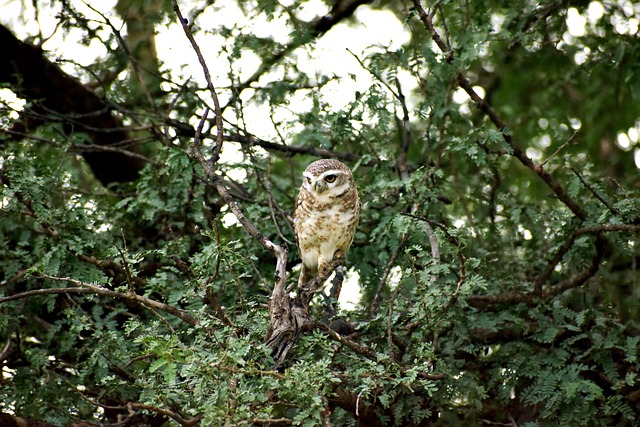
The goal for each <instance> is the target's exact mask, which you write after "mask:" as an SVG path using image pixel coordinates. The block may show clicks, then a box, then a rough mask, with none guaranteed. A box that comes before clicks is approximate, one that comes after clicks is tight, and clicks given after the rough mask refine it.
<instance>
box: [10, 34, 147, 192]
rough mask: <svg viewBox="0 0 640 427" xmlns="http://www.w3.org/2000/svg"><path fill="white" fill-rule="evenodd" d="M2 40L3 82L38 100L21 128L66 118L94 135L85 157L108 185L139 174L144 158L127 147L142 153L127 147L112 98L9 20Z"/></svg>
mask: <svg viewBox="0 0 640 427" xmlns="http://www.w3.org/2000/svg"><path fill="white" fill-rule="evenodd" d="M0 45H1V46H2V47H3V59H2V61H0V82H3V83H8V84H10V85H11V86H12V90H14V92H16V94H17V95H18V96H20V97H22V98H24V99H27V100H28V101H30V102H32V103H33V107H32V108H31V111H30V112H32V113H34V116H33V117H30V118H29V119H28V120H26V121H24V120H23V122H22V123H21V124H19V125H18V127H21V128H22V129H20V131H22V132H24V133H28V132H29V130H30V128H32V127H37V126H40V125H42V124H43V123H44V122H46V121H48V120H51V121H62V122H64V123H65V131H66V132H68V133H71V132H85V133H86V134H87V135H88V136H89V138H90V139H91V140H92V142H93V144H94V145H95V149H91V150H87V151H85V150H83V152H82V157H83V158H84V159H85V160H86V161H87V163H88V164H89V166H90V167H91V170H92V171H93V173H94V175H95V176H96V178H97V179H98V180H99V181H100V182H101V183H102V184H103V185H105V186H106V185H109V184H111V183H114V182H128V181H133V180H135V179H136V178H137V177H138V175H139V173H140V170H141V169H142V167H143V166H144V161H143V160H142V159H141V158H140V157H136V156H135V155H133V156H132V155H131V154H128V153H127V152H126V151H129V152H130V153H134V154H137V151H136V150H135V147H126V145H127V141H128V140H129V139H130V138H129V135H128V134H127V131H126V130H125V129H124V128H123V126H122V123H121V122H120V120H118V119H117V118H116V117H114V116H113V115H112V114H111V110H112V106H111V105H109V103H108V102H106V101H105V100H103V99H101V98H100V97H99V96H98V95H96V94H95V93H94V92H92V91H91V90H89V89H88V88H87V87H85V86H84V85H83V84H82V83H80V81H78V80H77V79H76V78H74V77H71V76H69V75H68V74H66V73H65V72H63V71H62V70H61V69H60V68H59V67H58V66H57V65H56V64H54V63H52V62H51V61H49V60H48V59H47V58H45V56H44V52H43V51H42V50H41V49H40V48H39V47H37V46H33V45H30V44H27V43H24V42H22V41H21V40H19V39H17V38H16V37H15V36H14V35H13V34H12V33H11V32H10V31H9V30H8V29H7V28H5V27H4V26H0ZM101 147H109V148H111V150H103V149H101ZM113 148H115V149H116V150H113ZM125 150H126V151H125Z"/></svg>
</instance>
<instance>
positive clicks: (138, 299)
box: [0, 273, 198, 326]
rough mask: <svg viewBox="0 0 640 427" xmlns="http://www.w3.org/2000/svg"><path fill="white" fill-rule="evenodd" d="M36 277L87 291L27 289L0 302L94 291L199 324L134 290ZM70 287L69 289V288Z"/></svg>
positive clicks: (68, 278)
mask: <svg viewBox="0 0 640 427" xmlns="http://www.w3.org/2000/svg"><path fill="white" fill-rule="evenodd" d="M36 277H41V278H43V279H49V280H54V281H56V282H68V283H72V284H74V285H76V286H78V288H84V289H85V290H86V291H80V290H79V289H78V288H66V289H56V290H52V292H35V291H27V292H24V293H22V294H17V295H11V296H8V297H4V298H1V299H0V303H2V302H6V301H11V300H16V299H22V298H27V297H30V296H33V295H38V294H46V293H63V292H69V293H82V294H85V293H92V294H95V295H104V296H109V297H113V298H118V299H122V300H126V301H133V302H135V303H137V304H140V305H142V306H144V307H151V308H155V309H158V310H161V311H164V312H166V313H169V314H172V315H174V316H176V317H177V318H179V319H181V320H184V321H185V322H186V323H188V324H189V325H191V326H196V325H197V324H198V320H197V319H196V318H195V317H193V316H191V315H190V314H188V313H185V312H184V311H183V310H180V309H179V308H176V307H174V306H171V305H168V304H164V303H162V302H159V301H155V300H152V299H150V298H147V297H143V296H142V295H138V294H136V293H134V292H118V291H112V290H111V289H107V288H104V287H102V286H100V285H96V284H93V283H87V282H83V281H81V280H76V279H72V278H71V277H56V276H50V275H48V274H43V273H37V274H36ZM67 289H69V290H67ZM39 291H45V290H43V289H40V290H39Z"/></svg>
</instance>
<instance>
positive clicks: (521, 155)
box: [413, 0, 587, 220]
mask: <svg viewBox="0 0 640 427" xmlns="http://www.w3.org/2000/svg"><path fill="white" fill-rule="evenodd" d="M413 4H414V6H415V8H416V10H417V11H418V16H419V17H420V20H421V21H422V23H423V24H424V26H425V28H426V29H427V32H428V33H429V35H430V36H431V38H432V39H433V41H434V42H435V43H436V45H437V46H438V48H439V49H440V51H442V53H443V54H445V58H446V61H447V63H449V64H450V63H452V62H453V59H454V56H453V52H452V51H451V49H450V48H449V46H447V44H446V43H445V42H444V41H443V40H442V38H441V37H440V35H439V34H438V32H437V31H436V29H435V27H434V26H433V20H432V19H433V16H432V15H431V14H429V13H427V12H426V11H425V10H424V8H423V7H422V5H421V4H420V0H413ZM456 80H457V83H458V86H460V87H461V88H462V89H463V90H464V91H465V92H466V93H467V95H469V98H471V101H473V103H474V104H475V105H476V107H478V109H479V110H480V111H482V112H483V113H484V114H485V115H486V116H487V117H489V120H491V122H492V123H493V124H494V125H495V126H496V128H498V130H499V131H500V134H501V135H502V139H504V141H505V142H506V143H507V144H508V145H509V147H511V150H512V151H513V156H514V157H515V158H516V159H518V160H519V161H520V163H522V164H523V165H524V166H526V167H527V168H529V169H530V170H532V171H533V172H534V173H535V174H536V175H538V176H539V177H540V178H541V179H542V180H543V181H544V182H545V183H546V184H547V186H548V187H549V188H551V190H552V191H553V192H554V193H555V194H556V197H557V198H558V199H559V200H560V201H561V202H562V203H564V204H565V205H566V206H567V207H568V208H569V209H570V210H571V212H573V214H574V215H575V216H576V217H578V218H579V219H580V220H584V219H586V218H587V214H586V213H585V211H584V210H583V209H582V207H581V206H580V205H578V203H577V202H576V201H575V200H573V199H572V198H571V197H570V196H569V194H568V193H567V192H566V190H565V189H564V188H563V187H562V186H561V185H560V183H559V182H558V181H556V180H555V179H554V178H553V177H552V176H551V174H550V173H549V172H547V171H546V170H545V169H544V167H543V166H542V165H540V164H538V163H535V162H534V161H533V160H531V158H529V157H528V156H527V155H526V153H525V152H524V151H522V149H521V148H520V146H518V144H517V143H516V141H515V140H514V139H513V136H512V135H511V132H510V131H509V130H508V129H507V125H506V124H505V123H504V122H503V121H502V119H500V117H498V115H497V114H496V112H495V111H494V110H493V108H491V106H490V105H489V104H488V103H487V101H485V100H484V99H482V98H481V97H480V95H478V94H477V93H476V91H475V90H474V89H473V87H472V86H471V83H470V82H469V80H467V79H466V78H465V77H464V75H463V74H462V73H461V72H458V73H457V74H456Z"/></svg>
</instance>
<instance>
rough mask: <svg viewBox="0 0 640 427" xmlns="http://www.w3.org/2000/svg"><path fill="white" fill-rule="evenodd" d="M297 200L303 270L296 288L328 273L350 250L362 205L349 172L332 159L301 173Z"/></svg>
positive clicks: (298, 233)
mask: <svg viewBox="0 0 640 427" xmlns="http://www.w3.org/2000/svg"><path fill="white" fill-rule="evenodd" d="M302 175H303V180H302V186H301V187H300V192H299V193H298V198H297V199H296V208H295V212H294V221H293V224H294V228H295V232H296V240H297V243H298V250H299V252H300V258H301V260H302V270H301V271H300V278H299V280H298V286H299V287H303V286H305V285H306V284H307V283H308V282H309V281H310V280H311V279H312V278H313V277H314V276H316V275H317V274H318V272H321V273H323V274H324V273H325V272H326V271H328V269H329V267H330V265H331V262H332V261H333V260H334V258H336V257H344V256H345V255H346V254H347V251H348V250H349V247H350V246H351V242H352V241H353V236H354V234H355V231H356V226H357V225H358V219H359V218H360V208H361V203H360V199H359V198H358V190H357V188H356V184H355V181H354V180H353V175H352V173H351V170H349V168H348V167H347V166H346V165H345V164H343V163H341V162H339V161H337V160H332V159H323V160H318V161H315V162H313V163H311V164H310V165H309V166H307V169H306V170H305V171H304V173H303V174H302Z"/></svg>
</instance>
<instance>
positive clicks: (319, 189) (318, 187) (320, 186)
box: [313, 181, 327, 193]
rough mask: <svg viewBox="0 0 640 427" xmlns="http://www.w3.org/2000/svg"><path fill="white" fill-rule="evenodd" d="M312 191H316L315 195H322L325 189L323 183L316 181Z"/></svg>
mask: <svg viewBox="0 0 640 427" xmlns="http://www.w3.org/2000/svg"><path fill="white" fill-rule="evenodd" d="M313 189H314V190H315V191H316V193H322V192H323V191H324V190H326V189H327V187H326V186H325V185H324V181H318V182H316V183H315V184H313Z"/></svg>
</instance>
